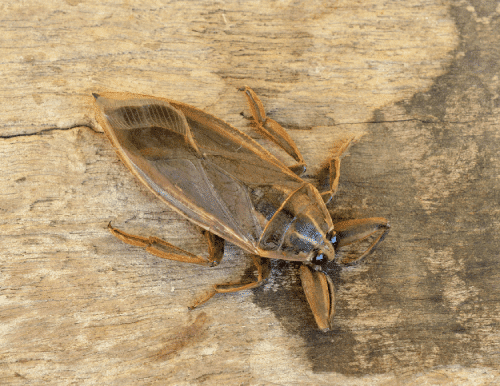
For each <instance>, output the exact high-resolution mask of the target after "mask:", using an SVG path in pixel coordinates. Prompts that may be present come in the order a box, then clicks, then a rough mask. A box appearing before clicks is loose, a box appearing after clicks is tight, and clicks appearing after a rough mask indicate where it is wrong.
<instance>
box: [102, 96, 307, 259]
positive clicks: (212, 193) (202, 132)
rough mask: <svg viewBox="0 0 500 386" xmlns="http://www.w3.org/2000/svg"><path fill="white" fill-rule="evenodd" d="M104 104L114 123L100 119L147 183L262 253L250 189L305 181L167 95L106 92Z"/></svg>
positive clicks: (230, 238) (188, 212)
mask: <svg viewBox="0 0 500 386" xmlns="http://www.w3.org/2000/svg"><path fill="white" fill-rule="evenodd" d="M97 104H98V106H99V107H100V108H101V109H102V112H103V116H104V117H105V118H106V120H107V121H108V122H106V120H103V122H100V123H101V124H102V126H103V128H104V129H105V131H106V134H107V135H108V136H109V138H110V140H111V142H112V143H113V144H114V146H115V147H116V148H117V149H118V153H119V155H120V157H121V158H122V159H123V161H124V162H125V164H126V165H127V166H128V167H129V168H130V170H131V171H132V172H133V173H134V174H135V175H136V176H137V177H138V178H139V179H140V180H141V181H142V182H143V183H144V184H146V185H147V186H148V187H149V188H150V189H151V190H152V191H153V192H154V193H155V194H156V195H158V196H159V197H160V198H162V199H163V200H164V201H166V202H168V203H169V204H171V205H172V206H173V207H174V208H176V209H177V210H178V211H180V212H181V213H182V214H184V215H185V216H187V217H188V218H189V219H190V220H192V221H193V222H195V223H197V224H198V225H200V226H201V227H203V228H205V229H209V230H210V231H212V232H213V233H215V234H218V235H219V236H221V237H223V238H224V239H226V240H228V241H230V242H232V243H234V244H236V245H238V246H240V247H242V248H243V249H245V250H247V251H249V252H253V253H257V250H256V246H257V242H258V238H259V235H260V234H261V233H262V227H263V225H264V224H263V222H262V218H258V216H257V215H258V214H257V212H256V211H255V208H254V206H253V205H252V203H253V202H255V199H253V201H252V198H251V197H250V192H249V190H251V189H253V187H254V186H257V185H258V186H263V185H271V184H275V183H277V182H278V183H280V184H281V185H283V188H282V189H283V190H284V193H285V194H286V192H287V191H293V190H295V189H296V188H297V187H298V186H300V185H301V184H302V183H303V182H302V181H301V180H300V179H299V178H298V177H296V176H295V175H294V174H293V173H291V172H289V171H288V169H287V168H286V167H285V166H284V165H282V164H281V163H280V162H279V161H278V160H277V159H275V158H274V157H273V156H270V157H267V155H268V152H267V151H266V150H264V149H263V148H262V147H260V145H258V144H257V143H256V142H255V141H253V140H252V139H250V138H249V137H247V136H245V135H244V134H243V133H241V132H239V131H238V130H237V129H235V128H233V127H231V126H229V125H228V124H227V123H225V122H223V121H221V120H219V119H217V118H215V117H212V116H210V115H208V114H206V113H204V114H205V117H204V118H203V119H205V120H206V124H203V121H202V122H201V123H200V122H199V120H194V119H193V117H192V116H190V117H189V118H188V120H186V117H185V116H184V114H182V113H181V112H179V111H178V110H177V109H175V108H173V107H172V106H171V105H170V104H169V103H167V102H166V101H163V100H159V99H158V100H156V99H145V98H143V99H132V100H130V99H128V100H115V99H106V98H105V97H99V98H98V99H97ZM183 106H187V105H183ZM193 111H195V112H196V111H198V110H196V109H193ZM187 113H189V111H187ZM207 117H208V118H207ZM210 118H213V119H210ZM188 121H189V122H190V123H191V125H193V126H194V129H195V130H194V133H193V132H192V131H191V129H190V126H189V125H188ZM221 122H222V123H221ZM106 123H107V124H106ZM228 128H229V129H228ZM263 156H266V158H267V159H269V161H267V159H266V160H264V159H263Z"/></svg>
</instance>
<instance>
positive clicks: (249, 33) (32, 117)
mask: <svg viewBox="0 0 500 386" xmlns="http://www.w3.org/2000/svg"><path fill="white" fill-rule="evenodd" d="M0 9H1V11H2V12H1V13H0V15H1V16H0V18H1V21H2V22H1V23H0V31H1V35H0V36H1V38H0V41H1V45H0V52H1V54H2V55H1V57H2V71H1V72H0V80H1V82H0V103H1V106H2V109H1V110H0V118H1V120H0V122H1V126H0V154H1V155H2V162H0V181H2V185H1V190H0V214H1V216H0V240H1V243H0V320H1V332H0V383H2V384H12V385H17V384H19V385H21V384H43V383H50V384H56V385H58V384H61V385H65V384H71V383H78V384H82V385H86V384H96V383H97V384H172V385H192V384H199V385H215V384H217V385H220V384H228V385H232V384H248V385H263V384H301V385H322V384H324V385H331V384H339V385H373V384H380V385H399V384H409V385H412V384H413V385H418V384H423V383H425V382H427V383H429V384H450V385H451V384H474V385H482V384H491V383H494V382H495V381H498V379H500V375H499V366H498V364H499V363H500V355H499V353H500V338H499V323H500V319H499V316H498V315H499V312H500V307H499V304H500V303H499V301H500V286H499V285H498V283H499V279H500V263H499V260H500V259H499V252H498V251H499V250H500V236H499V234H498V229H499V225H500V224H499V223H500V217H499V214H500V210H499V202H500V194H499V192H500V183H499V179H498V176H499V175H500V170H499V166H498V165H500V162H499V161H500V159H499V151H498V149H499V144H500V135H499V130H498V128H499V118H498V117H499V116H500V115H499V112H500V111H499V107H500V102H499V93H500V91H499V90H500V80H499V71H498V70H499V64H498V63H499V61H498V58H499V52H500V48H499V46H498V39H499V35H500V32H499V31H500V25H499V20H500V8H499V7H498V3H496V2H494V1H483V2H467V3H465V2H461V1H455V2H450V3H443V2H441V1H430V0H429V1H425V0H424V1H407V2H404V3H401V2H396V1H385V0H368V1H363V2H353V1H337V2H324V1H319V0H314V1H307V2H306V1H303V2H300V1H299V2H296V1H270V2H243V1H233V2H219V1H213V2H205V1H190V2H184V1H179V2H176V1H139V2H135V1H134V2H127V1H125V2H117V1H115V0H109V1H100V2H97V1H95V2H92V1H89V2H81V1H78V0H67V1H49V2H44V3H43V4H42V3H39V2H35V1H25V2H21V3H15V4H7V3H6V4H2V5H0ZM243 85H248V86H251V87H252V88H253V89H254V90H255V91H256V92H257V93H258V94H259V96H260V97H261V98H262V100H263V102H264V104H265V106H266V107H267V109H268V115H269V116H270V117H271V118H273V119H275V120H277V121H278V122H280V123H281V124H283V126H284V127H285V128H286V129H288V130H289V133H290V135H291V136H292V137H293V139H294V140H295V141H296V143H297V145H298V147H299V148H300V150H301V152H302V154H303V155H304V158H305V159H306V162H307V163H308V165H309V168H308V174H309V175H310V176H311V177H312V176H313V175H314V173H315V172H316V171H317V170H318V169H319V168H320V167H321V165H322V163H323V162H324V161H325V160H326V159H327V157H328V155H329V154H330V153H331V152H333V151H335V141H336V139H338V138H340V137H342V138H344V137H346V136H347V137H354V138H357V143H356V144H354V145H353V146H352V147H351V148H350V150H349V151H348V155H347V156H346V157H345V158H344V159H343V161H342V166H341V179H340V185H339V191H338V193H337V196H336V197H335V199H334V202H333V206H332V210H333V211H334V214H335V217H336V218H337V219H347V218H356V217H370V216H382V217H386V218H388V219H390V221H391V225H392V230H391V233H390V234H389V236H388V237H387V238H386V239H385V240H384V242H383V243H382V244H381V245H380V247H379V248H378V249H377V251H376V252H375V253H374V254H373V255H372V256H371V258H370V259H369V260H366V262H364V263H363V264H361V265H359V266H356V267H352V268H348V269H340V268H339V267H337V266H331V267H329V269H328V271H329V274H330V276H331V277H332V279H333V281H334V284H335V287H336V290H337V294H336V295H337V307H336V319H335V323H336V329H335V330H334V331H333V332H331V333H328V334H324V333H321V332H319V331H317V329H316V327H315V322H314V319H313V316H312V314H311V313H310V311H309V309H308V305H307V302H306V299H305V296H304V294H303V293H302V289H301V286H300V280H299V273H298V267H297V266H296V265H294V264H289V263H285V262H282V261H273V262H272V267H273V272H272V274H271V277H270V278H269V280H268V281H267V282H266V283H265V284H264V285H263V286H262V287H260V288H258V289H256V290H252V291H244V292H241V293H236V294H231V295H225V296H216V297H215V298H214V299H212V300H211V301H210V302H209V303H207V304H206V305H204V306H203V307H202V308H200V309H199V310H195V311H191V312H190V311H188V309H187V306H188V305H190V304H192V302H193V301H194V300H196V299H198V298H199V297H200V296H203V295H204V294H205V293H206V291H208V290H209V289H210V287H211V285H213V284H215V283H221V282H225V281H231V280H238V279H239V278H241V277H242V276H243V275H247V274H250V273H251V272H252V263H251V259H250V258H249V256H246V255H245V253H244V252H242V251H241V250H239V249H238V248H236V247H234V246H232V245H229V246H227V251H226V255H225V258H224V260H223V263H222V264H221V265H220V266H218V267H216V268H211V269H208V268H204V267H199V266H192V265H188V264H182V263H176V262H171V261H164V260H161V259H158V258H155V257H154V256H151V255H148V254H147V253H145V252H144V251H142V250H140V249H138V248H133V247H130V246H128V245H125V244H123V243H121V242H119V240H116V239H115V238H113V236H112V235H111V234H109V232H108V231H107V229H106V226H107V223H108V222H109V221H110V220H112V221H113V224H115V225H116V226H120V227H121V228H122V229H124V230H126V231H129V232H132V233H133V232H138V233H141V234H144V235H148V234H151V235H156V236H160V237H164V238H165V239H167V240H168V241H169V242H172V243H173V244H175V245H178V246H179V247H182V248H186V249H189V250H191V251H192V252H195V253H203V252H204V251H205V249H206V244H204V240H203V237H202V236H201V233H200V232H199V229H198V228H197V227H196V226H194V225H192V224H190V223H189V222H188V221H187V220H185V219H183V218H181V217H179V216H178V215H177V214H176V213H174V212H173V211H171V210H170V209H169V208H167V207H165V206H164V205H162V204H161V203H159V202H158V201H157V200H156V199H155V197H154V196H153V195H152V194H151V193H150V192H148V191H147V189H146V188H144V187H143V186H141V185H140V183H138V182H137V181H135V179H134V177H133V176H132V175H131V174H130V173H129V172H128V171H127V170H126V168H125V167H124V166H123V165H122V164H121V163H120V161H119V160H118V158H117V156H116V154H115V152H114V150H113V149H112V147H111V145H110V144H109V143H108V141H107V140H106V138H105V137H104V134H103V133H102V130H101V128H100V127H99V126H98V125H97V124H96V122H95V120H94V115H93V114H94V113H93V111H92V109H91V106H92V104H91V102H90V101H91V99H90V98H91V96H90V93H91V92H101V91H130V92H135V93H143V94H150V95H157V96H162V97H166V98H172V99H176V100H179V101H182V102H185V103H189V104H192V105H194V106H197V107H200V108H203V109H205V110H207V111H208V112H210V113H213V114H215V115H217V116H219V117H221V118H223V119H224V120H226V121H228V122H229V123H231V124H233V125H235V126H237V127H239V128H241V129H243V130H245V131H246V132H248V133H250V134H251V135H252V137H255V138H256V139H258V140H259V141H260V139H259V138H258V135H257V134H255V133H254V132H253V131H252V130H251V128H250V127H249V126H248V123H249V121H248V120H247V119H246V117H248V115H249V111H248V109H247V108H246V107H245V100H244V97H243V96H242V95H241V93H238V92H237V90H236V89H237V88H238V87H241V86H243ZM241 112H243V115H241V114H240V113H241ZM262 143H265V142H262ZM272 149H273V151H276V149H274V148H272Z"/></svg>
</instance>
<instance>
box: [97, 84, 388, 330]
mask: <svg viewBox="0 0 500 386" xmlns="http://www.w3.org/2000/svg"><path fill="white" fill-rule="evenodd" d="M240 91H242V92H243V93H244V95H245V97H246V99H247V102H248V105H249V107H250V110H251V113H252V116H253V120H254V126H255V127H256V129H257V130H258V131H259V132H260V133H261V134H262V135H264V136H265V137H267V138H268V139H269V140H271V141H273V142H275V143H276V144H277V145H278V146H280V147H281V148H282V149H283V150H285V151H286V152H287V153H288V154H289V155H290V156H291V157H293V159H294V160H295V162H296V164H295V165H293V166H291V167H287V166H286V165H285V164H284V163H283V162H282V161H281V160H279V159H278V158H277V157H275V156H274V155H272V154H271V153H270V152H269V151H267V150H266V149H265V148H264V147H263V146H261V145H260V144H258V143H257V142H256V141H255V140H253V139H252V138H251V137H249V136H248V135H246V134H244V133H243V132H241V131H240V130H238V129H236V128H235V127H233V126H231V125H229V124H228V123H226V122H224V121H223V120H221V119H219V118H216V117H215V116H213V115H211V114H209V113H206V112H204V111H203V110H200V109H198V108H196V107H193V106H190V105H187V104H185V103H181V102H176V101H173V100H169V99H164V98H157V97H150V96H145V95H136V94H127V93H103V94H93V96H94V98H95V110H96V118H97V121H98V123H99V124H100V125H101V126H102V128H103V129H104V132H105V133H106V135H107V137H108V138H109V140H110V141H111V143H112V144H113V146H114V147H115V149H116V151H117V153H118V156H119V157H120V158H121V160H122V161H123V162H124V164H125V165H126V166H127V167H128V168H129V169H130V171H131V172H132V173H133V174H134V175H135V176H136V177H137V178H138V179H139V180H140V181H142V183H144V184H145V185H146V186H147V187H148V188H149V189H150V190H151V191H152V192H153V193H154V194H155V195H156V196H158V198H160V199H161V200H162V201H164V202H165V203H167V204H168V205H169V206H171V207H172V208H173V209H174V210H176V211H177V212H179V213H180V214H181V215H183V216H185V217H187V218H188V219H189V220H190V221H192V222H193V223H195V224H197V225H199V226H200V227H201V228H202V229H204V231H203V232H204V235H205V237H206V239H207V242H208V257H204V256H199V255H195V254H192V253H190V252H188V251H185V250H183V249H181V248H178V247H176V246H174V245H172V244H170V243H168V242H167V241H165V240H162V239H160V238H158V237H143V236H137V235H132V234H128V233H125V232H123V231H121V230H119V229H116V228H114V227H112V226H111V224H109V225H108V227H109V229H110V231H111V233H112V234H113V235H115V236H116V237H118V238H119V239H120V240H122V241H124V242H126V243H128V244H131V245H135V246H138V247H142V248H145V249H146V251H148V252H150V253H152V254H154V255H156V256H158V257H161V258H165V259H171V260H177V261H182V262H187V263H195V264H201V265H205V266H215V265H217V264H219V263H220V261H221V259H222V256H223V254H224V240H227V241H229V242H231V243H233V244H235V245H237V246H239V247H240V248H242V249H243V250H245V251H247V252H248V253H250V254H251V256H252V258H253V261H254V264H255V266H256V268H257V279H256V281H253V282H250V283H244V282H241V283H231V284H219V285H216V286H214V288H213V290H212V291H211V292H210V293H209V294H208V295H207V296H206V297H205V298H204V299H202V300H200V301H198V302H197V304H195V305H194V306H197V305H199V304H201V303H203V302H205V301H207V300H208V299H209V298H211V297H212V296H213V295H214V294H216V293H225V292H234V291H239V290H243V289H249V288H254V287H257V286H258V285H259V284H261V282H262V281H263V280H264V279H265V278H266V277H267V276H268V275H269V271H270V269H269V259H283V260H290V261H298V262H301V263H302V265H301V267H300V271H299V272H300V278H301V282H302V287H303V289H304V292H305V295H306V298H307V301H308V303H309V305H310V307H311V310H312V312H313V315H314V318H315V320H316V323H317V325H318V327H319V328H320V329H321V330H324V331H327V330H329V329H330V328H331V327H332V321H333V316H334V313H335V292H334V285H333V282H332V280H331V278H330V277H329V276H327V275H326V274H325V273H324V272H323V271H322V267H323V266H324V265H325V264H327V263H328V262H331V261H333V260H335V259H336V257H335V250H336V249H337V248H341V247H343V246H346V245H348V244H353V243H356V242H359V241H361V240H368V244H369V246H368V247H367V248H366V249H365V250H364V252H360V253H359V254H358V255H356V256H355V257H354V258H347V259H339V258H337V263H338V264H341V265H345V264H351V263H354V262H357V261H359V260H361V259H362V258H364V257H365V256H366V255H368V254H369V253H370V252H371V251H372V250H373V248H374V247H375V245H376V244H377V243H378V242H379V241H381V240H382V238H383V237H384V236H385V234H386V233H387V232H388V230H389V224H388V221H387V220H386V219H384V218H379V217H376V218H367V219H358V220H349V221H343V222H340V223H336V224H334V223H333V222H332V219H331V215H330V213H329V211H328V209H327V206H326V204H327V203H328V202H329V201H330V200H331V199H332V197H333V196H334V194H335V192H336V190H337V186H338V183H339V168H340V155H341V154H342V152H344V151H345V150H346V149H347V147H348V145H349V143H348V141H347V142H345V143H344V144H342V146H341V150H340V152H339V153H338V154H337V155H336V156H334V157H332V158H331V159H330V160H328V163H327V173H326V176H325V178H324V179H323V181H322V184H321V186H323V188H321V189H319V190H318V189H317V188H316V187H314V186H313V185H312V184H311V183H308V182H305V181H304V180H303V179H302V178H301V177H300V176H301V175H302V174H303V173H304V171H305V168H306V165H305V162H304V159H303V157H302V155H301V154H300V152H299V150H298V148H297V146H296V145H295V143H294V141H293V140H292V139H291V137H290V136H289V135H288V133H287V132H286V131H285V129H284V128H283V127H282V126H281V125H280V124H279V123H277V122H276V121H274V120H272V119H270V118H268V117H267V116H266V113H265V110H264V106H263V104H262V102H261V101H260V99H259V98H258V96H257V95H256V94H255V92H254V91H253V90H252V89H250V88H248V87H244V88H242V89H240Z"/></svg>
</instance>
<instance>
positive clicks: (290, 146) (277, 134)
mask: <svg viewBox="0 0 500 386" xmlns="http://www.w3.org/2000/svg"><path fill="white" fill-rule="evenodd" d="M239 91H243V92H244V93H245V97H246V98H247V101H248V106H249V107H250V111H251V112H252V116H253V119H254V120H255V125H256V127H257V129H258V130H259V131H260V132H261V133H262V134H263V135H264V136H265V137H266V138H268V139H270V140H271V141H273V142H274V143H276V144H277V145H278V146H280V147H281V148H282V149H283V150H285V151H286V152H287V153H288V154H289V155H290V156H291V157H293V158H294V159H295V161H297V164H296V165H293V166H290V170H291V171H292V172H294V173H295V174H297V175H301V174H302V173H304V172H305V170H306V163H305V162H304V158H302V155H301V154H300V151H299V149H298V148H297V145H296V144H295V142H294V141H293V139H292V138H291V137H290V136H289V135H288V133H287V132H286V131H285V129H283V127H282V126H281V125H280V124H279V123H278V122H276V121H275V120H274V119H271V118H268V117H267V116H266V111H265V110H264V105H263V104H262V102H261V100H260V99H259V97H258V96H257V94H255V92H254V91H253V90H252V89H251V88H250V87H247V86H245V87H243V88H240V89H239Z"/></svg>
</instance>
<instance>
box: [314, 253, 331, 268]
mask: <svg viewBox="0 0 500 386" xmlns="http://www.w3.org/2000/svg"><path fill="white" fill-rule="evenodd" d="M327 262H328V259H327V257H326V255H325V254H324V253H319V252H316V255H315V256H314V257H313V258H312V259H311V263H313V264H314V265H324V264H325V263H327Z"/></svg>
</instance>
